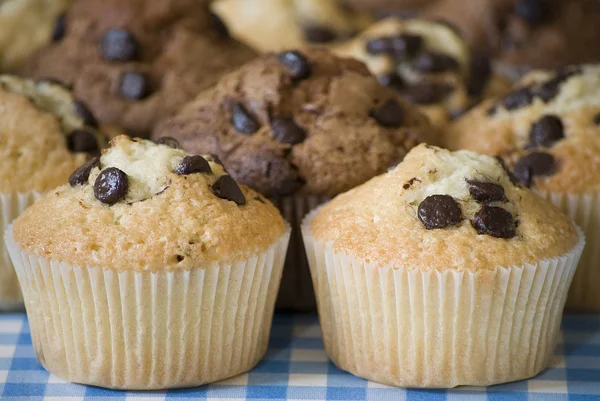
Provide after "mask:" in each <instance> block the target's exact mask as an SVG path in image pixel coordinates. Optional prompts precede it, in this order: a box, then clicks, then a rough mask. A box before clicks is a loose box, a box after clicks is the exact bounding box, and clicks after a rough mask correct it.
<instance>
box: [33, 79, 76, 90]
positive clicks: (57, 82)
mask: <svg viewBox="0 0 600 401" xmlns="http://www.w3.org/2000/svg"><path fill="white" fill-rule="evenodd" d="M35 82H36V83H37V84H51V85H56V86H60V87H61V88H63V89H66V90H71V89H72V87H71V85H67V84H66V83H64V82H63V81H61V80H59V79H57V78H54V77H41V78H38V79H37V80H36V81H35Z"/></svg>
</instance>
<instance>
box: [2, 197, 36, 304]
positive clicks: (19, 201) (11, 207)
mask: <svg viewBox="0 0 600 401" xmlns="http://www.w3.org/2000/svg"><path fill="white" fill-rule="evenodd" d="M40 196H41V194H40V193H38V192H33V191H32V192H25V193H18V192H10V193H0V208H1V209H2V213H0V230H1V231H0V312H1V311H12V310H19V309H23V298H22V296H21V290H20V288H19V280H18V279H17V275H16V273H15V270H14V268H13V265H12V262H11V261H10V255H9V254H8V249H7V248H6V246H5V244H4V232H5V231H6V229H7V228H8V225H9V224H11V223H12V222H13V220H14V219H16V218H17V217H19V215H20V214H21V213H23V211H24V210H25V209H26V208H27V207H28V206H30V205H32V204H33V203H34V202H35V201H36V199H38V198H39V197H40Z"/></svg>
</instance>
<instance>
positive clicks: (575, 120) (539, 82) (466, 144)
mask: <svg viewBox="0 0 600 401" xmlns="http://www.w3.org/2000/svg"><path fill="white" fill-rule="evenodd" d="M443 138H444V141H445V145H446V146H447V147H448V148H450V149H469V150H473V151H476V152H479V153H484V154H488V155H497V156H500V157H502V158H503V159H504V160H505V162H506V163H507V165H508V166H509V168H510V169H511V170H512V171H513V172H514V174H515V176H516V177H517V179H518V180H520V181H521V182H522V183H523V184H524V185H526V186H530V187H531V188H532V189H534V190H535V191H537V192H539V193H541V194H542V195H544V196H545V197H547V198H549V199H551V200H552V201H553V202H554V203H555V204H556V205H558V206H559V207H560V208H561V209H562V210H563V211H564V212H565V213H566V214H567V215H569V216H570V217H571V218H572V219H573V220H574V221H575V222H576V223H577V224H578V225H579V226H580V227H581V228H582V229H583V230H584V232H585V234H586V238H587V241H588V244H589V246H588V247H587V248H586V249H585V250H584V253H583V256H582V257H581V262H580V265H579V268H578V269H577V273H576V274H575V278H574V279H573V284H572V286H571V290H570V293H569V299H568V301H567V309H568V310H570V311H580V312H600V295H599V294H598V291H597V288H596V287H597V283H598V282H600V251H599V250H598V247H597V246H596V244H597V243H598V241H600V66H599V65H582V66H572V67H567V68H564V69H560V70H557V71H554V72H551V71H534V72H532V73H530V74H528V75H526V76H525V77H524V78H523V80H522V81H521V82H519V83H518V84H517V85H516V86H515V88H514V89H513V91H512V92H510V93H509V94H507V95H506V96H504V97H501V98H497V99H492V100H488V101H486V102H484V103H482V104H481V105H479V106H478V107H476V108H475V109H473V110H472V111H471V112H470V113H468V114H466V115H465V116H464V117H462V118H460V119H459V120H457V121H456V122H455V123H454V124H452V125H451V126H450V127H449V128H448V130H447V132H445V134H444V136H443Z"/></svg>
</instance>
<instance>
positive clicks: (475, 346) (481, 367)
mask: <svg viewBox="0 0 600 401" xmlns="http://www.w3.org/2000/svg"><path fill="white" fill-rule="evenodd" d="M302 231H303V236H304V241H305V244H306V250H307V253H308V257H309V262H310V267H311V273H312V275H313V279H314V282H315V292H316V295H317V301H318V305H319V317H320V322H321V326H322V331H323V339H324V343H325V349H326V351H327V354H328V355H329V357H330V358H331V359H332V360H333V362H334V363H335V364H336V365H337V366H338V367H340V368H341V369H344V370H347V371H349V372H351V373H353V374H355V375H357V376H360V377H363V378H366V379H369V380H374V381H377V382H381V383H384V384H390V385H394V386H401V387H437V388H440V387H454V386H458V385H492V384H497V383H503V382H509V381H515V380H521V379H525V378H528V377H532V376H534V375H536V374H537V373H539V372H540V371H542V370H543V369H545V368H546V367H547V366H548V364H549V362H550V359H551V357H552V355H553V352H554V348H555V345H556V340H557V335H558V333H559V328H560V322H561V316H562V310H563V306H564V303H565V300H566V297H567V290H568V287H569V284H570V282H571V278H572V277H573V274H574V272H575V268H576V265H577V261H578V259H579V256H580V255H581V251H582V249H583V245H584V239H583V235H582V234H581V231H580V230H578V229H577V228H576V227H575V226H574V225H573V224H572V223H571V222H570V221H569V220H568V218H567V217H566V216H564V215H563V214H562V213H561V212H560V211H559V210H558V209H557V208H556V207H554V206H553V205H552V204H551V203H550V202H548V201H546V200H544V199H542V198H541V197H539V196H537V195H536V194H535V193H533V192H531V191H529V190H528V189H526V188H524V187H521V186H519V185H515V184H513V183H512V181H511V176H510V174H509V173H508V172H507V171H506V170H505V169H504V166H503V164H502V163H501V162H500V161H499V160H498V159H495V158H493V157H489V156H481V155H477V154H476V153H472V152H467V151H461V152H456V153H451V152H449V151H447V150H443V149H440V148H436V147H431V146H427V145H420V146H418V147H416V148H415V149H413V150H412V151H411V152H410V153H409V154H408V155H407V156H406V158H405V159H404V161H403V162H402V163H400V164H399V165H398V166H397V167H396V168H395V169H394V170H391V171H390V172H388V173H387V174H384V175H381V176H378V177H376V178H373V179H372V180H370V181H368V182H367V183H365V184H363V185H361V186H359V187H357V188H355V189H353V190H351V191H349V192H346V193H344V194H342V195H339V196H338V197H336V198H335V199H334V200H332V201H331V202H330V203H328V204H327V205H325V206H323V207H322V208H320V209H318V210H317V211H315V212H313V213H311V214H310V215H309V216H308V217H307V218H306V220H305V222H304V224H303V227H302ZM352 344H354V345H356V344H361V346H360V347H355V346H353V345H352Z"/></svg>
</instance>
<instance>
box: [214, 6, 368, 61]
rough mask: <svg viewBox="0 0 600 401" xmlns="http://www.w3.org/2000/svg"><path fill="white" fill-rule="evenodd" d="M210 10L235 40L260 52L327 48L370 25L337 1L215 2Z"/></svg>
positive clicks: (361, 14) (364, 15) (364, 16)
mask: <svg viewBox="0 0 600 401" xmlns="http://www.w3.org/2000/svg"><path fill="white" fill-rule="evenodd" d="M212 10H213V12H214V13H215V14H216V15H218V16H219V17H220V18H221V19H222V20H223V22H224V23H225V25H226V26H227V28H228V29H229V31H230V33H231V34H232V35H233V36H234V37H235V38H237V39H238V40H240V41H241V42H243V43H245V44H247V45H248V46H250V47H252V48H254V49H255V50H257V51H259V52H263V53H264V52H271V51H282V50H289V49H297V48H303V47H309V46H322V45H329V44H332V43H335V42H339V41H341V40H346V39H348V38H349V37H351V36H352V35H355V34H356V33H358V32H360V31H361V30H362V29H364V28H366V27H367V26H368V25H369V24H370V23H371V22H372V18H371V17H370V16H369V14H368V13H364V12H357V11H353V10H351V9H349V8H348V7H345V6H344V4H343V2H342V1H341V0H250V1H247V0H217V1H215V2H213V3H212Z"/></svg>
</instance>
